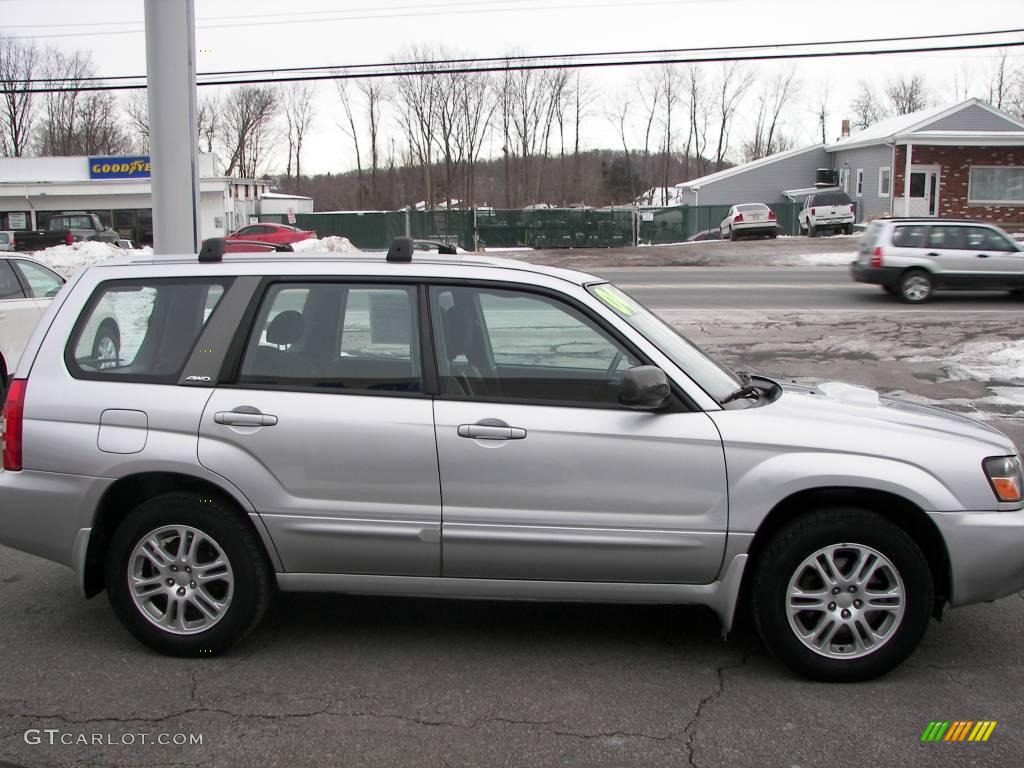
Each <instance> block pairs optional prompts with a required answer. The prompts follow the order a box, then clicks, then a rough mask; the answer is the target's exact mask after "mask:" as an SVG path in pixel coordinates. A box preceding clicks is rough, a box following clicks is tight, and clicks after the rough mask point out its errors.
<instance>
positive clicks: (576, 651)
mask: <svg viewBox="0 0 1024 768" xmlns="http://www.w3.org/2000/svg"><path fill="white" fill-rule="evenodd" d="M663 314H665V315H666V317H667V319H669V321H670V322H672V323H674V324H676V325H678V326H679V327H681V328H682V329H684V330H685V332H686V333H687V335H689V336H690V337H691V338H692V339H693V340H694V341H696V342H697V343H699V344H702V345H705V346H707V347H708V348H709V349H710V350H711V351H712V352H715V353H717V354H718V355H719V356H721V357H722V358H723V360H725V361H726V362H727V363H729V364H733V365H737V366H742V367H743V368H745V369H747V370H755V371H760V372H764V373H767V374H770V375H777V376H787V377H795V378H798V379H802V378H821V377H827V378H838V379H844V380H847V381H851V382H854V383H860V384H865V385H868V386H872V387H877V388H879V389H880V390H882V391H883V392H906V393H910V394H911V395H912V396H914V397H917V398H923V399H925V400H927V401H941V402H943V403H945V404H946V405H947V406H949V407H952V408H954V409H955V410H960V411H962V412H965V413H970V414H973V415H975V416H976V417H977V418H983V419H985V420H987V421H989V422H990V423H992V424H994V425H995V426H997V427H999V428H1001V429H1003V430H1004V431H1006V432H1007V433H1008V434H1009V435H1010V436H1011V437H1012V438H1014V439H1015V440H1016V442H1017V443H1018V445H1024V419H1021V418H1020V416H1021V414H1020V413H1019V411H1020V410H1021V409H1024V406H1013V405H1009V404H1005V403H993V402H989V401H986V398H989V397H991V395H992V394H993V392H994V391H995V390H994V389H993V387H1000V388H1001V391H1002V389H1004V388H1006V387H1020V386H1021V384H1022V383H1021V382H1015V381H997V382H993V381H983V380H977V379H969V378H957V377H956V376H955V375H954V374H955V372H953V371H950V370H948V368H946V367H944V364H943V363H942V360H943V359H944V358H945V357H946V356H947V354H948V352H949V350H950V349H951V348H953V347H955V346H956V345H960V344H964V343H967V342H969V341H971V340H977V339H991V338H1006V339H1014V338H1015V339H1019V338H1021V337H1022V335H1024V323H1022V319H1024V315H1021V314H1020V313H1014V314H1012V316H1009V317H1003V316H1001V315H997V314H978V315H973V314H971V313H961V314H959V315H957V316H956V317H955V318H951V317H947V316H945V315H944V314H943V313H942V312H941V311H932V310H925V311H921V312H917V313H913V314H900V315H893V316H891V317H886V316H878V317H871V316H870V313H864V312H860V313H850V314H843V313H838V314H836V313H814V312H805V311H799V310H794V311H791V312H772V313H757V312H731V313H723V312H710V311H709V312H702V313H699V315H698V314H695V313H693V312H689V313H687V312H675V313H674V312H673V310H665V311H664V312H663ZM1018 597H1024V596H1013V597H1010V598H1005V599H1003V600H1000V601H997V602H996V603H994V604H985V605H977V606H970V607H967V608H961V609H957V610H953V611H948V612H947V613H946V615H945V616H944V618H943V620H942V622H941V623H939V622H932V623H931V625H930V627H929V629H928V632H927V634H926V636H925V638H924V641H923V643H922V645H921V647H920V648H919V649H918V650H917V651H916V652H915V653H914V654H913V656H911V658H910V659H909V660H908V661H907V662H906V663H905V664H904V665H903V666H901V667H900V668H898V669H897V670H895V671H894V672H893V673H891V674H890V675H888V676H887V677H884V678H882V679H880V680H877V681H873V682H870V683H864V684H858V685H843V686H840V685H828V684H821V683H813V682H808V681H805V680H802V679H799V678H796V677H794V676H793V675H792V674H790V673H789V672H788V671H787V670H786V669H785V668H783V667H782V666H781V665H780V664H778V663H777V662H776V661H774V660H773V659H772V658H771V657H770V656H769V655H768V654H767V653H766V652H765V651H764V649H763V648H762V646H761V644H760V642H759V640H758V638H757V637H756V635H755V633H754V632H753V630H752V629H751V626H750V625H751V622H750V621H744V620H741V621H740V622H739V626H738V627H736V628H735V629H734V631H733V632H732V633H731V634H730V636H729V638H728V639H727V640H726V641H724V642H723V640H722V639H721V636H720V631H719V628H718V624H717V620H716V619H715V617H714V616H713V614H712V613H711V612H710V611H709V610H706V609H703V608H682V607H672V606H628V605H624V606H615V605H545V604H529V603H501V602H479V601H441V600H428V599H404V598H370V597H344V596H331V595H290V596H288V597H287V599H285V600H282V601H280V602H279V604H278V606H277V608H276V610H275V611H274V612H273V613H272V614H271V615H270V616H269V617H268V620H267V621H266V622H265V623H264V624H263V626H262V627H261V628H260V629H259V630H257V631H256V632H255V633H254V634H253V635H251V636H250V637H249V638H248V639H247V640H246V641H245V642H244V643H242V644H241V645H239V646H238V647H237V648H236V649H234V651H233V652H232V653H230V654H228V655H225V656H223V657H218V658H209V659H196V660H186V659H170V658H164V657H160V656H157V655H155V654H153V653H152V652H150V651H148V650H147V649H145V648H144V647H142V646H140V645H139V644H137V643H136V642H135V641H134V640H133V639H132V638H131V637H130V636H129V635H128V634H127V632H125V631H124V630H123V629H122V628H121V627H120V625H119V624H118V623H117V621H116V619H115V618H114V616H113V613H112V611H111V610H110V608H109V606H108V604H107V602H106V599H105V597H103V596H100V597H98V598H96V599H93V600H91V601H84V600H82V599H81V598H80V596H79V594H78V591H77V587H76V584H75V579H74V577H73V576H72V574H71V572H70V571H68V570H67V569H64V568H62V567H60V566H57V565H54V564H51V563H48V562H45V561H43V560H39V559H37V558H32V557H29V556H27V555H23V554H21V553H18V552H14V551H12V550H8V549H4V548H0V610H2V615H3V617H4V619H3V623H2V625H0V638H2V641H3V647H4V664H2V665H0V768H2V766H3V765H4V763H5V762H7V763H11V764H14V765H17V766H27V767H29V768H37V767H38V768H43V767H44V766H46V767H49V766H55V767H56V766H61V767H63V766H120V767H122V768H129V766H142V765H145V766H195V765H203V766H226V767H231V766H251V765H260V766H282V767H284V766H287V767H288V768H292V767H293V766H307V765H308V766H315V765H325V766H328V765H329V766H346V768H347V767H348V766H367V767H370V766H381V767H386V768H397V767H400V766H466V768H469V767H470V766H473V767H476V766H492V765H493V766H541V765H567V766H577V765H578V766H587V767H588V768H590V767H591V766H593V767H594V768H598V767H600V766H616V767H617V766H632V765H637V766H645V768H647V767H648V766H673V768H677V767H678V766H691V767H692V768H712V767H713V766H737V767H740V768H742V767H744V766H751V767H753V766H758V767H761V766H789V767H793V768H809V767H810V766H819V765H822V764H826V763H827V764H830V765H864V766H906V765H917V764H928V765H934V766H1002V765H1016V764H1018V763H1019V762H1020V754H1021V752H1022V750H1024V699H1022V697H1021V696H1020V691H1021V690H1022V688H1024V646H1022V644H1021V643H1019V641H1018V638H1019V636H1020V633H1021V628H1022V626H1024V599H1018ZM937 719H944V720H957V719H965V720H979V719H991V720H997V721H998V723H999V725H998V726H997V727H996V729H995V731H994V733H993V735H992V738H991V739H990V740H989V742H987V743H984V744H970V743H963V744H941V743H940V744H921V743H920V741H919V739H920V735H921V733H922V731H923V730H924V728H925V726H926V725H927V724H928V722H929V721H931V720H937ZM30 728H33V729H47V728H51V729H59V730H60V731H62V732H64V733H69V734H79V733H84V734H93V733H102V734H105V735H106V734H110V735H111V737H112V738H113V739H114V740H115V741H117V740H118V739H119V737H122V736H124V735H126V734H140V733H146V734H150V735H151V736H155V735H156V734H159V733H169V734H175V733H186V734H202V736H203V743H202V744H201V745H185V746H173V745H171V746H158V745H145V746H140V745H139V744H134V745H123V744H119V743H115V744H114V745H71V746H65V745H60V744H55V745H49V744H46V743H43V744H39V745H31V744H27V743H26V742H25V739H24V732H25V730H26V729H30Z"/></svg>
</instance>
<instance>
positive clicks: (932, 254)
mask: <svg viewBox="0 0 1024 768" xmlns="http://www.w3.org/2000/svg"><path fill="white" fill-rule="evenodd" d="M925 256H928V257H929V258H932V259H937V258H939V254H937V253H935V252H934V251H932V252H931V253H926V254H925Z"/></svg>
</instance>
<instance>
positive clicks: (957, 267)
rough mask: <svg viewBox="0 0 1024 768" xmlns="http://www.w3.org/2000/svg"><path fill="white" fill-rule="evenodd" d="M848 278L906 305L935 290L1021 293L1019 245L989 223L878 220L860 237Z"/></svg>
mask: <svg viewBox="0 0 1024 768" xmlns="http://www.w3.org/2000/svg"><path fill="white" fill-rule="evenodd" d="M851 270H852V272H853V279H854V280H856V281H857V282H859V283H874V284H876V285H880V286H882V288H883V289H884V290H885V292H886V293H889V294H891V295H893V296H898V297H899V298H900V299H902V300H903V301H905V302H907V303H908V304H921V303H922V302H925V301H928V299H930V298H931V297H932V295H933V294H934V293H935V291H937V290H942V289H950V290H964V291H1010V292H1011V293H1014V294H1017V295H1019V294H1021V293H1022V292H1024V248H1022V247H1021V246H1020V245H1018V244H1017V243H1016V242H1015V241H1014V240H1013V239H1012V238H1011V237H1010V236H1009V235H1007V234H1006V233H1005V232H1003V230H1001V229H1000V228H999V227H997V226H994V225H992V224H983V223H981V222H976V221H955V220H950V219H879V220H877V221H873V222H871V224H869V225H868V227H867V229H866V230H865V231H864V235H863V236H862V237H861V240H860V249H859V251H858V254H857V260H856V261H855V262H853V264H852V265H851Z"/></svg>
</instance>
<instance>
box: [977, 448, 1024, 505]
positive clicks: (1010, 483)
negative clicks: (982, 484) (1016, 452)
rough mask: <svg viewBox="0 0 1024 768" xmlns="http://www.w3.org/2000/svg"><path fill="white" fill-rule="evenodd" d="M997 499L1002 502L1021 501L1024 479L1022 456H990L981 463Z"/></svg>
mask: <svg viewBox="0 0 1024 768" xmlns="http://www.w3.org/2000/svg"><path fill="white" fill-rule="evenodd" d="M981 465H982V467H984V468H985V474H986V475H987V476H988V482H989V484H990V485H991V486H992V490H993V492H994V493H995V494H996V498H997V499H999V500H1000V501H1020V500H1021V498H1022V496H1021V490H1022V488H1024V478H1022V476H1021V468H1020V456H990V457H989V458H987V459H985V460H984V461H983V462H981Z"/></svg>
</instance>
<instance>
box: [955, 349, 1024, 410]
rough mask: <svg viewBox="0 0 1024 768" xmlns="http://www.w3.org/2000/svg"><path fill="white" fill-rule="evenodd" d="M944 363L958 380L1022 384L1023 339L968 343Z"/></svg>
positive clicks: (1023, 403)
mask: <svg viewBox="0 0 1024 768" xmlns="http://www.w3.org/2000/svg"><path fill="white" fill-rule="evenodd" d="M943 364H944V366H945V367H946V369H947V370H948V372H949V375H950V376H951V377H953V378H957V379H980V380H982V381H1024V340H1020V339H1017V340H1001V341H969V342H967V343H966V344H963V345H961V346H960V347H959V349H958V351H956V352H955V353H953V354H952V355H949V356H948V357H947V358H945V360H944V361H943ZM1021 404H1022V405H1024V402H1022V403H1021Z"/></svg>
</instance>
